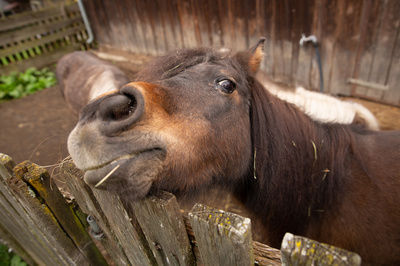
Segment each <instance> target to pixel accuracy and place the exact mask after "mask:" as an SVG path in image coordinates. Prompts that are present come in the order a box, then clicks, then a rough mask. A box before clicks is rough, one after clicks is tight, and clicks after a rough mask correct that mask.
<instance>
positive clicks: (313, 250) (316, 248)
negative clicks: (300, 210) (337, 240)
mask: <svg viewBox="0 0 400 266" xmlns="http://www.w3.org/2000/svg"><path fill="white" fill-rule="evenodd" d="M281 254H282V265H287V266H289V265H354V266H359V265H361V257H360V256H359V255H358V254H356V253H353V252H350V251H347V250H344V249H341V248H337V247H334V246H331V245H328V244H323V243H319V242H317V241H314V240H311V239H308V238H305V237H301V236H295V235H292V234H290V233H286V234H285V237H284V238H283V241H282V246H281Z"/></svg>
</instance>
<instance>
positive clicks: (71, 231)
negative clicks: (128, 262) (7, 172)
mask: <svg viewBox="0 0 400 266" xmlns="http://www.w3.org/2000/svg"><path fill="white" fill-rule="evenodd" d="M17 169H18V171H17V172H16V174H17V175H18V177H19V178H20V179H23V180H25V181H26V182H28V183H29V184H30V185H31V186H32V188H33V189H34V190H35V192H36V193H37V194H38V196H40V197H41V198H42V199H43V200H44V202H45V204H46V205H47V206H48V207H49V209H50V210H51V212H52V214H53V215H54V216H55V217H56V219H57V221H58V222H59V224H60V225H61V226H62V229H63V230H65V232H66V233H67V234H68V236H69V237H70V238H71V239H72V241H73V242H74V244H75V245H76V247H77V248H78V249H79V250H80V251H81V252H82V254H83V255H84V256H85V257H86V260H87V261H88V262H90V263H91V264H95V265H99V266H100V265H107V263H106V261H105V260H104V258H103V256H102V255H101V253H100V252H99V250H98V249H97V247H96V245H95V244H94V243H93V241H92V238H91V237H90V236H89V234H88V232H87V231H86V229H85V228H84V226H83V225H82V223H81V221H80V220H79V218H78V216H77V215H76V214H75V212H74V210H73V209H72V206H71V205H68V204H67V202H66V201H65V199H64V197H63V196H62V195H61V193H60V191H59V190H58V188H57V186H56V185H53V186H52V185H51V184H50V182H51V180H50V175H49V173H48V172H47V171H46V170H45V169H44V168H42V167H40V166H39V165H37V164H34V163H31V162H29V161H25V162H23V163H20V164H19V165H18V167H17Z"/></svg>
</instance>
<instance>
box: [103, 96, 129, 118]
mask: <svg viewBox="0 0 400 266" xmlns="http://www.w3.org/2000/svg"><path fill="white" fill-rule="evenodd" d="M136 106H137V101H136V99H135V97H133V95H126V94H123V95H115V96H112V97H110V98H107V99H104V101H103V102H102V103H101V104H100V108H99V109H100V110H99V111H100V117H101V119H102V120H104V121H118V120H124V119H126V118H128V117H129V116H130V115H131V114H132V113H133V112H134V111H135V109H136Z"/></svg>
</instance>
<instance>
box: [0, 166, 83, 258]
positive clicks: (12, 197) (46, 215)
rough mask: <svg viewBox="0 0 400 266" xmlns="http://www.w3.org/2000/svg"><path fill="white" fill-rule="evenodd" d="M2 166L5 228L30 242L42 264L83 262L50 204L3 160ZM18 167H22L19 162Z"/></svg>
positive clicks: (32, 252) (31, 252) (28, 248)
mask: <svg viewBox="0 0 400 266" xmlns="http://www.w3.org/2000/svg"><path fill="white" fill-rule="evenodd" d="M2 161H3V160H2ZM0 168H2V170H1V182H0V183H1V184H0V188H1V198H0V201H1V209H2V210H1V211H2V213H4V214H5V215H2V217H1V220H0V222H1V223H2V226H3V228H4V229H7V230H9V232H10V234H11V235H13V236H14V237H15V239H18V242H19V243H20V244H21V245H22V244H23V245H24V247H25V246H26V251H27V252H28V254H29V255H30V256H31V257H32V258H33V259H34V260H35V262H37V263H38V264H43V265H76V264H82V263H83V262H84V258H83V257H82V256H81V254H80V253H79V251H78V252H77V249H76V248H75V246H74V244H73V243H72V241H71V239H69V238H68V237H67V235H66V234H65V233H64V231H63V230H62V228H60V226H59V224H58V222H57V220H56V219H55V217H54V216H53V214H52V213H51V211H50V210H49V209H48V208H47V206H45V205H44V204H42V203H41V202H40V199H39V198H37V197H36V195H35V192H34V191H33V190H32V189H31V188H29V187H28V186H27V184H26V183H25V182H24V181H23V180H21V179H20V178H18V177H16V176H15V175H11V174H10V173H8V174H7V170H6V167H5V166H4V165H3V164H1V165H0ZM16 169H17V172H18V171H20V168H19V167H18V166H16ZM17 176H18V175H17Z"/></svg>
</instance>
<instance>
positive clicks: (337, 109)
mask: <svg viewBox="0 0 400 266" xmlns="http://www.w3.org/2000/svg"><path fill="white" fill-rule="evenodd" d="M256 78H257V79H258V80H259V81H260V82H261V83H262V84H263V85H264V87H265V88H266V89H267V90H268V91H269V92H270V93H271V94H273V95H275V96H277V97H278V98H280V99H281V100H284V101H286V102H290V103H292V104H294V105H296V106H297V107H298V108H299V109H300V110H302V111H303V112H304V113H306V114H307V115H308V116H310V117H311V118H312V119H313V120H315V121H319V122H323V123H341V124H360V125H364V126H365V127H367V128H369V129H372V130H379V123H378V121H377V119H376V118H375V116H374V115H373V114H372V113H371V111H370V110H368V109H367V108H366V107H364V106H363V105H362V104H359V103H356V102H353V101H344V100H341V99H339V98H337V97H334V96H332V95H328V94H325V93H321V92H317V91H311V90H307V89H305V88H304V87H301V86H298V87H295V88H290V87H287V86H283V85H280V86H277V85H275V84H274V83H272V82H270V81H269V80H268V77H267V76H266V75H265V74H263V73H262V72H259V73H257V76H256Z"/></svg>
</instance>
